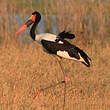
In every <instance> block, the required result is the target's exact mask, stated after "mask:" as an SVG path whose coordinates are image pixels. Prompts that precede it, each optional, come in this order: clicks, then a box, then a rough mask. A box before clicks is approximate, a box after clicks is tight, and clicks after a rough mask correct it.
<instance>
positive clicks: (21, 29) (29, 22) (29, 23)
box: [16, 15, 36, 36]
mask: <svg viewBox="0 0 110 110" xmlns="http://www.w3.org/2000/svg"><path fill="white" fill-rule="evenodd" d="M35 19H36V16H35V15H32V16H31V17H30V18H29V20H28V21H27V22H26V23H25V24H24V25H23V26H21V27H20V28H19V29H18V31H17V32H16V36H18V35H19V34H21V33H22V32H24V31H25V30H26V29H27V27H29V26H30V25H31V24H32V23H34V22H35Z"/></svg>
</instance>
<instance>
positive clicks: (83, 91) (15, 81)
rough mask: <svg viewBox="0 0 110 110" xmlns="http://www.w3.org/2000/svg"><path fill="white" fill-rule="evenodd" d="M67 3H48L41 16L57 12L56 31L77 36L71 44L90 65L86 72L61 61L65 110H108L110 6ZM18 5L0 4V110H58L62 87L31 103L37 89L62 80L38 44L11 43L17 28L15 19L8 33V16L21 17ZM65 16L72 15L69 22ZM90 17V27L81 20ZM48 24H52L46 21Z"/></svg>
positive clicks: (109, 86)
mask: <svg viewBox="0 0 110 110" xmlns="http://www.w3.org/2000/svg"><path fill="white" fill-rule="evenodd" d="M24 1H25V0H24ZM67 1H68V0H67ZM67 1H66V0H59V2H57V3H56V4H55V6H54V5H53V1H52V0H51V1H50V5H49V7H50V8H51V10H49V9H48V3H47V2H45V6H44V14H45V15H46V17H47V20H48V15H49V16H50V15H51V14H52V12H55V13H56V15H57V20H58V26H59V31H61V30H63V29H64V28H66V29H67V30H71V31H72V32H74V33H75V34H76V35H77V37H76V39H75V40H73V42H72V43H74V44H76V45H78V46H79V47H82V49H84V50H85V51H86V52H87V53H88V55H89V56H90V57H91V59H92V65H91V67H90V68H89V69H88V68H86V67H85V66H84V65H82V64H81V63H78V62H75V61H70V60H66V59H63V60H62V62H63V64H64V68H65V72H66V73H67V74H68V76H69V77H70V78H71V80H70V82H69V83H68V85H67V91H66V106H65V110H109V109H110V98H109V97H110V69H109V68H110V51H109V50H110V44H109V32H110V31H109V30H108V26H109V25H108V24H107V23H109V12H110V7H109V6H110V3H109V1H108V2H106V3H104V4H102V3H101V1H100V0H98V5H95V3H93V2H92V1H93V0H91V2H90V3H89V5H88V4H87V3H86V2H83V4H82V5H81V4H80V3H79V2H76V1H75V0H70V2H67ZM29 3H31V2H29ZM65 4H66V5H65ZM12 5H13V7H12ZM16 5H17V4H16V3H15V2H14V1H13V2H12V4H9V3H8V1H7V0H3V1H2V2H1V4H0V7H1V9H0V14H1V18H0V24H2V27H0V34H1V36H0V38H2V42H3V43H2V44H1V45H0V110H62V105H63V86H62V85H58V86H56V87H54V88H50V89H47V90H45V91H43V92H41V93H40V95H39V96H37V97H36V98H35V99H33V97H34V96H35V94H36V90H37V89H39V88H45V87H48V86H49V85H53V84H55V83H57V82H59V81H61V80H63V74H62V73H61V69H60V67H59V64H58V62H57V61H56V59H55V57H53V56H51V55H49V54H47V53H45V52H44V51H43V50H42V47H41V46H39V45H38V44H37V43H36V42H33V43H31V44H30V45H24V44H22V43H21V42H20V41H18V42H15V41H14V40H12V39H13V38H14V33H15V30H16V29H17V25H16V23H15V21H14V20H13V22H12V24H11V26H12V31H11V32H10V30H9V25H7V24H8V23H9V19H8V18H9V16H10V13H11V12H12V13H13V18H14V17H15V13H16V11H18V12H19V9H17V8H16V7H17V6H16ZM2 9H4V10H2ZM29 9H30V8H26V9H24V10H22V13H20V14H21V15H23V14H25V13H26V12H27V11H28V10H29ZM70 9H71V10H70ZM30 10H32V7H31V9H30ZM59 10H60V11H59ZM4 13H5V14H4ZM67 13H68V14H70V15H71V16H72V18H71V20H69V18H68V16H67V15H66V14H67ZM88 13H90V15H91V17H90V21H89V22H88V20H86V19H84V18H85V17H86V16H87V14H88ZM103 14H104V15H103ZM103 16H104V18H105V19H106V21H104V19H103ZM3 21H5V22H3ZM70 21H71V22H70ZM94 21H95V22H97V26H98V29H94V26H93V25H92V24H93V22H94ZM91 22H92V23H91ZM47 23H48V24H49V25H51V23H50V21H47ZM86 23H87V24H88V25H87V24H86ZM62 24H63V25H62ZM97 26H96V27H97ZM88 31H89V32H88ZM87 36H88V37H87ZM95 36H96V38H94V37H95ZM99 36H100V37H99ZM104 39H105V40H104ZM89 40H90V41H91V42H90V44H88V43H89ZM99 40H100V41H99ZM87 42H88V43H87ZM85 43H86V44H85Z"/></svg>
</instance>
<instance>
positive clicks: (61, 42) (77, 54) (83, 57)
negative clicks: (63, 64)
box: [16, 11, 91, 67]
mask: <svg viewBox="0 0 110 110" xmlns="http://www.w3.org/2000/svg"><path fill="white" fill-rule="evenodd" d="M40 20H41V15H40V13H39V12H37V11H35V12H33V13H32V16H31V17H30V18H29V19H28V21H27V22H26V23H25V24H24V25H23V26H22V27H21V28H20V29H19V30H18V31H17V32H16V35H17V36H18V35H19V34H20V33H22V32H24V31H25V30H26V28H27V27H29V26H30V25H31V24H33V25H32V27H31V30H30V36H31V38H32V39H33V40H34V41H38V42H39V43H40V44H41V45H42V47H43V48H44V49H45V50H46V51H47V52H48V53H49V54H54V55H57V56H59V57H61V58H67V59H71V60H76V61H79V62H82V63H83V64H84V65H86V66H87V67H90V64H91V59H90V58H89V57H88V55H87V54H86V53H85V52H84V51H83V50H81V49H80V48H78V47H76V46H75V45H72V44H70V43H69V42H68V41H67V40H65V38H66V39H73V38H75V35H74V34H72V33H70V32H65V31H63V32H61V33H59V34H58V35H55V34H51V33H41V34H36V33H35V30H36V27H37V25H38V23H39V22H40Z"/></svg>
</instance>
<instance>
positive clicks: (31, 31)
mask: <svg viewBox="0 0 110 110" xmlns="http://www.w3.org/2000/svg"><path fill="white" fill-rule="evenodd" d="M37 24H38V23H37V22H35V23H34V24H33V25H32V27H31V30H30V36H31V38H32V39H33V40H35V36H36V34H35V30H36V27H37Z"/></svg>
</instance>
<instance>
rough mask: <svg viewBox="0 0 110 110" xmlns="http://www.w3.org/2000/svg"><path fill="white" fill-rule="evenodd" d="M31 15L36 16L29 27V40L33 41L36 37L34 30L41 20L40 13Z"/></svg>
mask: <svg viewBox="0 0 110 110" xmlns="http://www.w3.org/2000/svg"><path fill="white" fill-rule="evenodd" d="M32 15H35V16H36V19H35V22H34V24H33V25H32V27H31V30H30V36H31V38H32V39H33V40H35V36H36V34H35V30H36V27H37V25H38V23H39V22H40V20H41V15H40V13H39V12H37V11H35V12H33V13H32Z"/></svg>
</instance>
